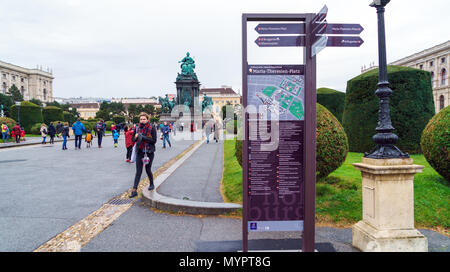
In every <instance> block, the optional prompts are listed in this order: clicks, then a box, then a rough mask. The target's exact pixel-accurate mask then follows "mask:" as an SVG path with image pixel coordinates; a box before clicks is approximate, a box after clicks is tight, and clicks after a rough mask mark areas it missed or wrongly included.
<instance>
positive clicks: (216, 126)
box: [214, 120, 220, 143]
mask: <svg viewBox="0 0 450 272" xmlns="http://www.w3.org/2000/svg"><path fill="white" fill-rule="evenodd" d="M219 129H220V123H219V121H217V120H216V121H215V122H214V140H216V143H218V142H219Z"/></svg>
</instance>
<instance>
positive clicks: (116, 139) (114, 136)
mask: <svg viewBox="0 0 450 272" xmlns="http://www.w3.org/2000/svg"><path fill="white" fill-rule="evenodd" d="M119 136H120V135H119V132H117V130H114V132H113V139H114V147H117V145H118V141H119Z"/></svg>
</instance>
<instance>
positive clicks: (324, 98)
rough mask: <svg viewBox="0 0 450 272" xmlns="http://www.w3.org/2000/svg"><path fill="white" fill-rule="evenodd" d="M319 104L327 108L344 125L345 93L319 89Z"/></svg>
mask: <svg viewBox="0 0 450 272" xmlns="http://www.w3.org/2000/svg"><path fill="white" fill-rule="evenodd" d="M317 103H319V104H320V105H322V106H324V107H325V108H327V109H328V110H329V111H330V112H331V113H332V114H333V115H334V116H335V117H336V118H337V119H338V121H339V122H340V123H341V124H342V115H343V114H344V106H345V93H343V92H339V91H336V90H333V89H329V88H320V89H317Z"/></svg>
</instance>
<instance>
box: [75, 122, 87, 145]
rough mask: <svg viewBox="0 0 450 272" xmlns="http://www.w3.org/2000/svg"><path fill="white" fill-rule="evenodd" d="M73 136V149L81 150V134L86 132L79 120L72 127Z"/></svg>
mask: <svg viewBox="0 0 450 272" xmlns="http://www.w3.org/2000/svg"><path fill="white" fill-rule="evenodd" d="M72 130H73V134H74V135H75V149H77V148H78V149H81V140H82V138H83V132H84V131H86V128H85V127H84V125H83V123H81V122H80V118H78V120H77V121H76V122H75V124H73V126H72Z"/></svg>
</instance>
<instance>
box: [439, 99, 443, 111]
mask: <svg viewBox="0 0 450 272" xmlns="http://www.w3.org/2000/svg"><path fill="white" fill-rule="evenodd" d="M443 108H444V96H443V95H441V96H440V97H439V110H442V109H443Z"/></svg>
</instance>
